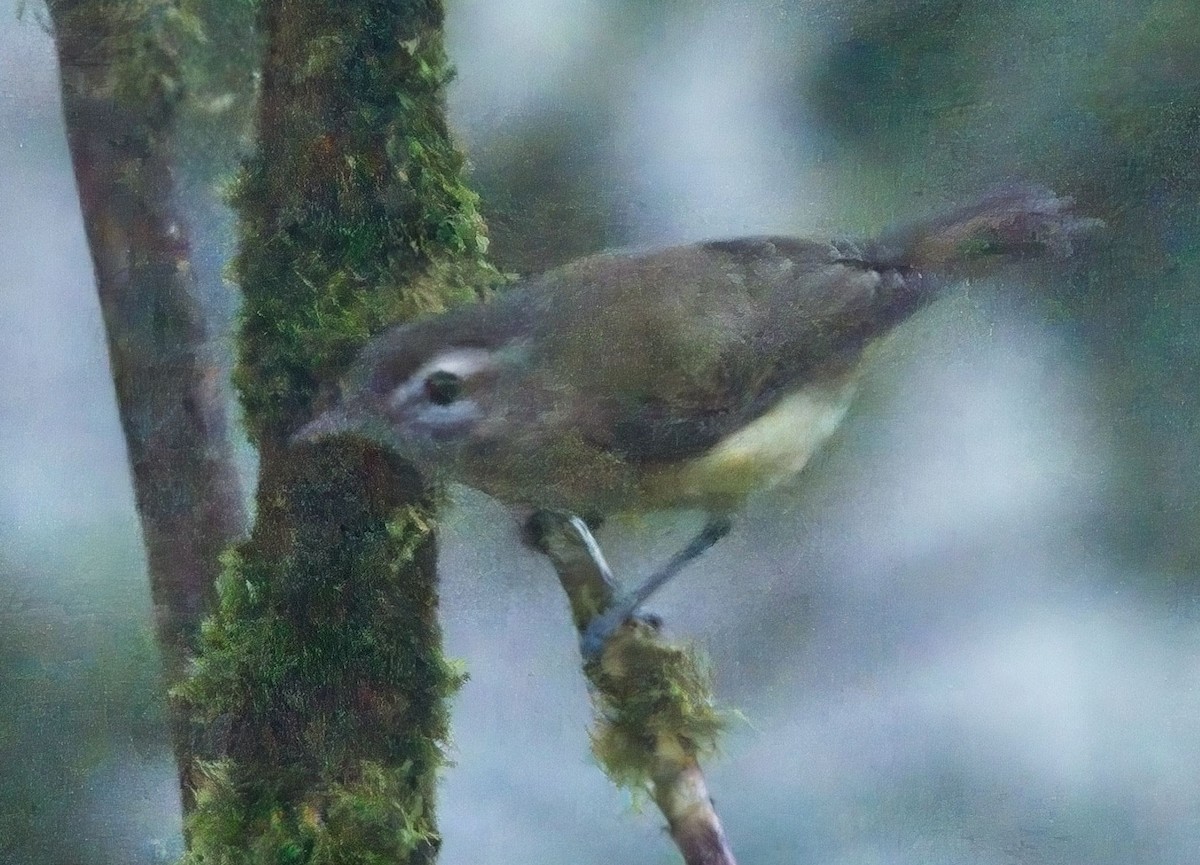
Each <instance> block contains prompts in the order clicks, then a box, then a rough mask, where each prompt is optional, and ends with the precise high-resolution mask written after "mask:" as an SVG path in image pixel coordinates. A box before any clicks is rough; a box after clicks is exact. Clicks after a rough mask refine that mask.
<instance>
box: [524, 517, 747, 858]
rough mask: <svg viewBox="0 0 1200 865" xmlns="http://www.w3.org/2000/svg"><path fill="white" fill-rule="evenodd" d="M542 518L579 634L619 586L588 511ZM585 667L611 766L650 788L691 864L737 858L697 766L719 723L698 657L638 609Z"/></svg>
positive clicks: (601, 752) (600, 741)
mask: <svg viewBox="0 0 1200 865" xmlns="http://www.w3.org/2000/svg"><path fill="white" fill-rule="evenodd" d="M540 518H541V520H542V522H541V523H540V525H539V530H540V538H539V540H540V543H541V545H542V548H543V550H544V552H545V553H546V554H547V556H549V558H550V561H551V562H552V563H553V565H554V569H555V571H556V572H557V573H558V578H559V582H560V583H561V585H562V587H563V591H564V592H565V593H566V595H567V599H568V601H569V602H570V605H571V613H572V618H573V620H574V623H575V628H576V629H577V630H578V631H579V633H580V635H581V636H582V635H583V634H584V633H585V632H586V630H587V628H588V625H589V624H590V623H591V621H592V620H593V619H594V618H596V617H597V616H600V615H603V614H604V612H605V611H606V610H607V609H608V608H609V606H611V605H612V603H613V602H614V599H615V598H616V597H617V596H618V595H619V592H618V591H617V586H616V584H615V581H614V580H613V578H612V573H611V571H610V570H609V567H608V564H607V563H606V562H605V561H604V557H603V555H602V554H601V552H600V548H599V546H598V545H597V544H596V542H595V540H594V539H593V538H592V535H591V532H590V531H589V530H588V528H587V526H586V525H585V524H584V523H583V521H582V520H580V519H579V518H578V517H570V516H567V515H565V514H563V515H559V514H542V515H540ZM584 673H585V675H586V676H587V678H588V682H589V684H590V685H591V688H592V694H593V701H594V703H595V705H596V709H597V714H598V716H599V729H598V730H597V732H596V733H595V734H594V738H593V746H594V750H595V751H596V754H597V756H598V757H599V759H600V761H601V763H602V764H603V765H604V767H605V771H607V772H608V773H609V775H610V776H611V777H612V778H613V779H614V780H615V781H617V782H618V783H621V784H623V785H626V786H630V787H634V788H637V787H644V789H646V790H647V791H648V792H649V794H650V796H651V798H652V799H653V800H654V803H655V804H656V805H657V806H658V808H659V810H660V811H661V812H662V814H663V816H664V817H666V819H667V825H668V827H669V828H670V832H671V837H672V838H673V839H674V841H675V844H676V845H677V846H678V847H679V852H680V853H681V854H682V855H683V860H684V862H685V863H687V865H736V862H735V860H734V857H733V851H732V850H731V849H730V847H729V841H728V840H727V839H726V837H725V830H724V829H723V828H722V826H721V820H720V818H719V817H718V816H717V812H716V809H715V807H714V806H713V801H712V798H711V797H710V796H709V793H708V785H707V784H706V783H705V780H704V773H703V771H701V769H700V759H699V758H700V757H701V756H702V755H704V754H705V753H708V752H711V751H712V750H713V749H714V748H715V744H716V736H717V735H718V734H719V732H720V729H721V726H722V722H721V717H720V715H719V713H718V712H717V711H716V710H715V709H714V707H713V701H712V694H711V690H710V679H709V676H708V675H707V672H706V670H705V669H704V667H703V664H702V663H701V662H700V660H699V659H698V658H697V657H696V656H695V655H694V654H693V653H692V652H691V651H689V650H687V649H685V648H681V647H679V646H676V645H672V644H670V643H669V642H667V641H666V640H665V639H664V638H663V637H662V635H661V634H660V633H659V626H658V623H657V622H649V621H646V620H637V619H635V620H632V621H631V622H629V623H628V624H627V625H626V626H624V627H623V628H622V629H621V630H620V631H618V632H617V633H616V634H615V635H614V636H613V638H612V639H611V640H610V641H609V642H608V644H607V645H606V646H605V648H604V649H603V651H602V653H601V655H600V657H599V659H597V660H595V661H591V662H588V663H585V665H584Z"/></svg>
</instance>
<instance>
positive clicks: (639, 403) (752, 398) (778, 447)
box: [297, 186, 1098, 650]
mask: <svg viewBox="0 0 1200 865" xmlns="http://www.w3.org/2000/svg"><path fill="white" fill-rule="evenodd" d="M1071 203H1072V202H1071V200H1070V199H1066V198H1059V197H1056V196H1055V195H1054V194H1053V193H1051V192H1049V191H1048V190H1045V189H1041V188H1036V187H1024V186H1023V187H1020V188H1017V189H1012V190H1008V191H1005V192H1002V193H999V194H996V195H992V196H990V197H988V198H985V199H984V200H982V201H980V202H979V203H977V204H975V205H972V206H970V207H967V208H964V209H962V210H959V211H956V212H953V213H950V214H947V215H945V216H942V217H940V218H936V219H933V220H931V221H929V222H926V223H923V224H918V225H914V226H910V227H907V228H903V229H901V230H898V231H896V232H894V233H892V234H888V235H885V236H883V237H881V238H879V239H877V240H875V241H872V242H868V243H864V244H861V245H857V244H853V243H822V242H817V241H812V240H801V239H796V238H790V237H752V238H745V239H738V240H719V241H711V242H706V243H697V244H691V245H687V246H678V247H674V248H670V249H664V250H660V251H654V252H642V253H601V254H598V255H592V256H588V257H586V258H583V259H580V260H578V261H574V262H571V263H570V264H567V265H565V266H563V267H560V268H558V269H556V270H553V271H550V272H549V273H546V274H544V275H541V276H537V277H533V278H531V279H527V280H525V281H523V282H521V283H519V284H517V285H516V286H514V287H512V288H511V290H509V291H506V292H505V293H503V294H502V295H501V296H499V297H498V298H496V299H495V300H494V301H492V302H489V303H484V304H479V305H475V306H468V307H462V308H458V309H455V310H453V311H451V312H448V313H445V314H443V315H439V316H436V317H433V318H428V319H424V320H420V321H417V322H414V323H411V324H405V325H401V326H398V327H396V328H394V329H392V330H390V331H388V332H386V333H384V334H382V335H380V336H379V337H378V338H376V339H375V340H374V341H373V342H371V343H370V344H369V345H368V346H367V347H366V348H365V349H364V350H363V352H362V354H361V356H360V357H359V358H358V360H357V361H356V363H355V364H354V367H353V368H352V370H351V372H350V374H349V376H348V377H347V379H346V381H345V383H344V386H343V388H342V398H341V402H340V403H339V404H338V405H336V406H335V407H334V408H332V409H330V410H329V411H327V412H325V413H324V414H322V415H321V416H319V417H318V418H317V419H315V420H314V421H313V422H312V423H310V424H309V425H308V426H306V427H305V428H304V429H303V430H301V431H300V433H299V434H298V436H297V438H298V439H300V440H311V439H315V438H318V437H322V436H327V435H333V434H339V433H354V434H358V435H363V436H366V437H368V438H371V439H373V440H375V441H377V442H380V443H382V444H383V445H385V446H387V447H389V448H393V449H395V450H396V451H397V452H398V453H400V454H401V455H403V456H405V457H407V458H408V459H411V460H412V461H413V462H414V463H415V464H416V465H417V466H418V467H419V468H421V469H422V470H424V471H426V472H428V473H429V474H430V475H431V476H434V477H438V478H444V479H447V480H452V481H456V482H459V483H463V484H466V485H468V486H471V487H475V488H477V489H479V490H482V491H483V492H485V493H488V494H490V495H492V496H494V497H495V498H497V499H499V500H500V501H502V502H505V503H507V504H509V505H511V506H513V507H514V508H516V509H518V511H519V512H520V513H522V514H524V515H528V514H531V513H534V512H537V511H539V510H546V509H553V510H559V511H566V512H569V513H571V514H577V515H580V516H583V517H586V518H593V517H603V516H604V515H607V514H611V513H617V512H628V511H645V510H653V509H661V508H675V507H683V508H695V509H699V510H702V511H704V512H705V513H706V514H708V517H709V520H708V523H707V524H706V526H705V529H704V530H703V531H702V532H701V533H700V535H698V536H697V537H696V539H695V540H693V542H692V543H691V544H689V545H688V547H687V548H686V549H684V550H683V551H681V552H680V553H679V554H678V555H676V556H675V557H674V558H673V559H672V560H671V562H669V563H668V564H667V565H666V567H664V568H662V569H660V570H659V571H657V572H656V573H655V574H654V576H652V577H651V578H650V579H648V580H647V581H646V582H645V583H644V584H643V585H642V586H641V587H639V588H638V589H636V590H635V591H633V592H631V593H630V594H629V595H628V596H627V597H626V598H625V599H624V600H623V601H622V602H621V603H619V604H618V605H617V606H616V607H615V608H614V610H613V611H612V613H611V615H609V616H606V617H605V619H606V621H605V622H601V623H599V624H598V625H597V626H596V627H595V628H594V630H595V633H590V634H589V636H588V638H587V639H585V650H586V649H588V648H589V646H588V643H589V641H590V648H591V649H592V650H594V649H595V648H596V647H597V646H598V645H600V644H601V643H602V641H603V640H604V639H605V638H606V637H607V636H608V634H609V633H611V631H612V630H613V629H614V628H615V627H617V626H619V625H620V623H621V622H622V621H623V620H624V619H625V618H627V617H628V616H629V615H631V614H632V613H633V612H634V611H635V609H636V607H637V606H638V604H640V603H641V602H642V601H644V600H645V599H646V598H647V597H648V596H649V595H650V594H651V593H652V592H653V591H654V590H655V589H656V588H658V586H660V585H661V584H662V583H663V582H665V580H666V579H668V578H669V577H670V576H671V575H672V574H674V573H675V572H677V571H678V570H679V568H680V567H682V565H683V564H684V563H686V562H687V561H688V560H690V559H691V558H694V557H695V556H696V555H698V554H699V553H700V552H702V551H703V550H704V549H706V548H707V547H708V546H710V545H711V544H712V543H714V542H715V541H716V540H717V539H718V538H720V537H721V536H722V535H723V534H725V532H726V531H727V530H728V527H729V517H730V515H731V514H732V513H733V512H734V511H735V510H736V509H737V508H738V506H739V505H740V504H741V503H742V501H743V500H744V499H745V497H746V496H747V495H748V494H749V493H751V492H753V491H755V490H758V489H763V488H766V487H771V486H774V485H776V484H779V483H781V482H783V481H786V480H787V479H789V478H791V477H792V476H794V475H795V474H796V473H798V472H799V471H800V470H801V469H802V468H803V467H804V465H805V464H806V463H807V462H808V460H809V458H810V457H811V456H812V455H813V453H814V451H815V450H816V449H817V448H818V447H819V446H820V445H821V443H822V442H824V441H825V440H826V439H827V438H828V437H829V436H830V434H831V433H832V432H833V431H834V429H835V428H836V427H837V425H838V424H839V422H840V421H841V419H842V417H843V415H844V414H845V412H846V409H847V406H848V405H849V402H850V399H851V397H852V395H853V393H854V389H855V383H856V380H857V378H858V375H859V371H860V368H861V365H862V360H863V355H864V351H865V350H866V349H867V347H868V346H869V345H870V344H871V343H872V342H873V341H875V340H877V339H878V338H879V337H881V336H883V335H884V334H886V333H888V332H889V331H890V330H891V329H892V328H893V327H895V326H896V325H897V324H899V323H900V322H901V321H903V320H904V319H906V318H907V317H908V316H910V315H912V314H913V313H914V312H915V311H917V310H918V309H920V308H921V307H923V306H925V305H926V304H927V303H929V302H930V301H932V300H934V299H935V298H937V297H938V296H939V295H940V294H941V293H942V292H943V291H944V289H945V288H946V287H947V286H949V285H952V284H953V283H954V282H956V281H958V280H960V279H962V278H964V277H967V276H972V275H977V274H985V273H987V272H988V271H990V270H991V269H993V268H994V267H995V266H997V265H999V264H1002V263H1004V262H1009V261H1012V260H1018V259H1027V258H1033V257H1038V256H1042V255H1045V254H1052V255H1059V256H1063V255H1067V254H1069V253H1070V252H1071V243H1072V239H1073V238H1074V237H1076V236H1077V235H1079V234H1080V233H1081V232H1083V231H1085V230H1088V229H1090V228H1092V227H1094V226H1096V225H1097V224H1098V221H1097V220H1094V219H1088V218H1082V217H1078V216H1075V215H1072V213H1071V212H1070V207H1071Z"/></svg>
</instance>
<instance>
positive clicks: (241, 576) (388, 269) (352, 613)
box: [178, 0, 497, 865]
mask: <svg viewBox="0 0 1200 865" xmlns="http://www.w3.org/2000/svg"><path fill="white" fill-rule="evenodd" d="M262 14H263V22H264V28H263V29H264V31H265V33H266V36H267V40H268V52H267V57H268V68H267V69H266V70H265V71H264V75H263V91H262V95H261V100H262V109H261V112H260V129H259V148H258V153H257V154H256V155H255V156H254V157H253V158H251V159H250V160H249V161H248V162H247V163H246V165H245V166H244V168H243V170H242V172H241V173H240V175H239V177H238V178H237V180H236V181H235V182H234V183H233V184H232V187H231V189H230V200H231V201H232V202H233V204H234V206H235V207H236V208H237V210H238V213H239V216H240V217H241V225H240V241H239V249H238V254H237V256H236V259H235V260H234V262H233V263H232V266H231V271H230V272H231V275H232V277H233V278H234V279H235V280H236V281H237V283H238V284H239V285H240V287H241V289H242V292H243V297H244V303H243V306H242V310H241V333H240V342H239V363H238V367H237V371H236V381H237V384H238V388H239V391H240V395H241V398H242V403H243V407H244V409H245V417H246V422H247V425H248V427H249V429H250V431H251V433H252V436H253V438H254V439H255V440H256V442H257V443H258V444H259V445H260V450H261V456H262V460H261V467H260V480H259V486H258V495H257V515H256V521H255V525H254V530H253V533H252V536H251V537H250V538H249V540H247V541H246V542H245V543H243V544H242V545H240V546H239V547H238V548H237V549H236V550H233V551H231V552H229V553H228V554H227V555H226V557H225V559H224V563H223V564H224V570H223V573H222V575H221V578H220V581H219V597H220V603H219V609H218V610H217V612H216V615H215V616H214V617H213V618H212V619H211V620H210V621H208V622H207V623H206V624H205V626H204V628H203V634H202V639H203V651H202V654H201V656H200V657H199V658H198V659H197V661H196V663H195V672H194V675H193V676H192V677H191V679H190V680H189V681H188V682H187V683H186V684H185V685H184V686H182V687H181V688H180V689H178V696H179V698H180V699H183V700H185V701H186V702H187V703H188V704H190V705H191V706H192V707H193V712H194V715H195V717H196V718H197V720H198V722H199V723H200V724H201V725H202V726H203V727H204V728H205V729H206V730H207V731H208V738H209V739H210V740H211V745H212V746H211V748H209V752H210V753H212V754H214V755H220V756H221V758H222V759H220V760H216V761H213V762H211V763H210V764H209V765H208V766H207V769H206V772H205V774H204V777H203V780H202V784H201V789H200V790H199V791H198V793H199V795H198V800H197V801H198V806H197V808H196V811H195V813H194V814H192V815H191V816H190V817H189V819H188V824H187V825H188V835H189V838H190V847H189V853H188V856H187V859H186V861H187V862H189V863H192V865H198V863H206V865H208V863H233V862H238V863H244V862H252V863H260V862H261V863H264V865H265V863H272V865H279V863H327V862H328V863H332V862H338V863H342V862H355V863H357V862H362V863H376V862H379V863H383V862H387V863H389V865H392V863H424V862H428V861H431V860H432V858H433V857H434V855H435V854H436V849H437V828H436V822H435V819H434V809H433V802H434V784H435V781H436V777H437V772H438V770H439V768H440V767H441V766H442V765H443V763H444V754H443V746H444V743H445V741H446V739H447V736H448V711H447V701H448V698H449V697H450V696H451V695H452V694H453V693H454V691H455V690H456V689H457V688H458V687H459V685H460V683H461V682H462V680H463V674H462V671H461V670H460V669H459V668H458V667H457V666H456V665H455V664H454V663H452V662H450V661H448V660H447V659H446V658H445V657H444V655H443V654H442V651H441V632H440V628H439V625H438V622H437V615H436V613H437V591H436V575H435V570H434V565H435V561H436V547H435V526H436V518H435V505H436V493H435V491H434V490H431V489H430V488H429V487H428V486H427V485H426V484H425V483H424V482H423V480H422V479H421V478H420V477H418V476H417V474H416V473H415V472H414V471H413V469H412V468H411V467H410V466H408V465H407V464H405V463H403V462H401V461H400V460H399V459H397V458H396V457H394V456H393V455H391V454H388V453H386V452H384V451H382V450H380V449H378V448H376V447H374V446H371V445H368V444H366V443H362V442H356V441H353V440H349V439H337V440H330V441H327V442H323V443H321V444H319V445H315V446H303V447H299V446H297V447H289V446H287V444H286V441H287V438H288V435H289V433H290V432H291V431H292V430H294V429H296V428H297V427H298V426H299V425H300V424H301V423H303V422H304V421H305V420H307V419H308V417H309V416H310V415H311V411H312V407H313V406H312V404H313V400H314V398H315V397H316V396H317V394H318V392H319V391H321V389H323V388H328V387H330V385H331V383H332V382H333V381H335V380H336V378H337V376H338V375H339V374H340V373H341V371H342V370H343V368H344V367H345V366H346V365H347V364H348V362H349V361H350V360H351V359H352V358H353V356H354V354H355V353H356V352H357V351H358V350H359V349H360V348H361V346H362V345H363V343H364V342H365V341H366V340H367V339H368V338H369V337H370V336H371V335H372V334H374V333H376V332H378V331H380V330H382V329H383V328H385V327H387V326H389V325H391V324H393V323H394V322H396V321H400V320H404V319H407V318H411V317H414V316H416V315H422V314H429V313H434V312H438V311H440V310H442V309H445V308H447V307H449V306H451V305H453V304H456V303H462V302H466V301H469V300H473V299H475V298H477V297H478V296H480V295H481V294H483V293H484V292H485V291H486V290H487V288H488V286H490V285H491V284H492V283H493V282H494V281H496V280H497V274H496V272H495V271H494V270H493V269H492V268H491V267H490V266H489V265H488V264H487V263H486V261H485V259H484V254H485V252H486V248H487V242H486V234H485V232H484V225H483V221H482V219H481V218H480V216H479V212H478V208H477V199H476V198H475V196H474V194H473V193H472V192H471V191H470V190H469V189H468V188H467V187H466V185H465V183H464V180H463V177H462V173H463V159H462V156H461V154H460V153H459V152H458V150H457V149H456V148H455V147H454V144H453V142H452V140H451V139H450V136H449V133H448V130H447V128H446V124H445V116H444V106H443V88H444V86H445V83H446V82H447V81H448V80H449V77H450V69H449V66H448V64H447V62H446V58H445V55H444V52H443V50H442V42H441V33H440V27H441V18H442V10H441V5H440V3H439V2H434V0H409V2H397V3H386V4H385V3H378V2H374V0H351V2H344V3H334V2H317V0H289V2H287V3H282V2H279V0H271V2H266V3H264V5H263V10H262Z"/></svg>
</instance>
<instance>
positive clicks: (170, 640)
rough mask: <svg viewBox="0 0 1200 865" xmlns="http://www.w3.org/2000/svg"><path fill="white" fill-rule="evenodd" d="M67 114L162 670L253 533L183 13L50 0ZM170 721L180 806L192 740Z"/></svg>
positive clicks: (181, 651)
mask: <svg viewBox="0 0 1200 865" xmlns="http://www.w3.org/2000/svg"><path fill="white" fill-rule="evenodd" d="M49 11H50V16H51V20H52V22H53V25H54V36H55V43H56V46H57V50H58V56H59V61H60V68H61V80H62V100H63V114H64V119H65V122H66V129H67V140H68V143H69V146H70V151H71V159H72V163H73V165H74V169H75V178H76V181H77V183H78V189H79V199H80V204H81V206H82V210H83V218H84V226H85V228H86V231H87V238H88V245H89V247H90V249H91V254H92V263H93V266H94V268H95V276H96V287H97V291H98V293H99V296H100V307H101V311H102V312H103V316H104V325H105V331H106V334H107V338H108V348H109V359H110V363H111V366H112V375H113V380H114V383H115V385H116V395H117V405H118V410H119V413H120V417H121V425H122V428H123V429H124V433H125V442H126V446H127V448H128V453H129V461H130V465H131V468H132V472H133V488H134V495H135V499H136V502H137V509H138V515H139V517H140V519H141V524H142V534H143V538H144V540H145V544H146V556H147V561H148V566H149V575H150V587H151V594H152V597H153V602H154V616H155V626H156V633H157V638H158V644H159V647H160V649H161V652H162V655H163V660H164V667H165V670H166V676H167V679H168V681H170V682H172V683H175V682H178V681H180V680H181V679H182V678H183V676H184V675H185V672H186V667H187V663H188V659H189V657H190V655H191V654H192V653H193V652H194V650H195V647H196V642H197V637H198V633H199V626H200V621H201V619H202V617H203V616H204V615H205V614H206V613H207V612H209V611H210V610H211V609H212V606H213V600H214V592H213V583H214V580H215V578H216V575H217V571H218V562H217V558H218V554H219V552H220V551H221V550H222V549H224V548H225V547H226V546H228V545H229V544H230V543H232V542H233V541H234V540H235V539H236V538H238V537H240V536H241V535H242V534H243V533H244V531H245V529H246V522H247V520H246V513H245V508H244V507H243V504H242V492H241V487H240V484H239V482H238V478H237V473H236V470H235V466H234V459H233V447H232V443H231V440H230V436H229V433H228V427H227V424H226V417H225V407H224V402H223V400H222V396H221V389H220V387H219V382H220V375H219V369H220V364H219V363H218V358H216V357H215V356H214V355H213V354H212V348H211V346H212V342H211V340H210V335H209V333H208V332H207V331H208V328H207V325H206V318H207V316H206V315H205V310H204V309H203V308H202V306H201V304H200V302H199V300H198V298H199V296H200V293H199V291H198V286H197V281H196V277H195V274H194V272H193V270H192V266H191V258H190V247H189V241H188V226H187V222H186V220H185V219H184V218H183V216H182V214H180V213H179V212H178V208H177V206H176V201H175V194H176V192H177V190H176V183H175V176H174V165H175V160H176V158H177V155H178V154H177V146H176V145H177V142H176V136H175V127H176V121H177V107H178V106H179V104H180V102H181V100H182V98H183V95H184V94H183V88H182V75H181V72H180V56H179V50H180V44H181V41H185V40H186V39H187V34H186V33H185V28H182V27H181V26H180V25H181V22H182V19H181V18H180V17H178V12H179V10H178V9H177V7H176V6H175V4H174V3H171V2H160V0H142V2H129V0H75V2H73V0H52V2H50V4H49ZM171 731H172V739H173V743H174V749H175V755H176V759H177V761H178V764H179V767H180V781H181V787H182V790H183V798H184V805H185V807H187V806H188V805H190V790H191V789H192V783H191V782H192V779H191V778H190V771H191V767H192V766H193V762H194V761H193V753H192V750H193V742H192V736H191V735H190V726H189V723H188V719H187V717H186V715H185V714H184V713H182V712H178V711H177V712H172V716H171Z"/></svg>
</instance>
